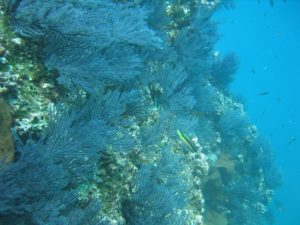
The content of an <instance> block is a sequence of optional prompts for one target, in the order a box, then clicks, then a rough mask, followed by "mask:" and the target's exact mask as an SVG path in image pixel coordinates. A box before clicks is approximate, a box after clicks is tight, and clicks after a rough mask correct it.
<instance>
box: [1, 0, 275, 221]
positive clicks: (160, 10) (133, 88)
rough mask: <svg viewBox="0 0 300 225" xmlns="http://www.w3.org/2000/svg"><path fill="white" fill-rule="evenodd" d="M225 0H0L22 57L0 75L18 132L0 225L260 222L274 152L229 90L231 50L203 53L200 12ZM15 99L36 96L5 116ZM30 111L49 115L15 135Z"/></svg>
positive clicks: (209, 42) (208, 26)
mask: <svg viewBox="0 0 300 225" xmlns="http://www.w3.org/2000/svg"><path fill="white" fill-rule="evenodd" d="M231 5H232V2H231V1H223V2H222V1H219V0H215V1H203V0H192V1H186V0H180V1H155V0H137V1H133V0H132V1H131V0H116V1H113V0H104V1H97V0H76V1H75V0H62V1H58V0H49V1H46V2H45V1H42V0H35V1H33V0H18V1H15V0H5V1H3V2H2V7H3V10H4V11H5V14H6V15H5V18H7V20H9V24H10V25H11V27H12V29H13V30H14V32H15V34H13V33H11V35H19V37H18V38H19V39H15V41H14V45H18V43H19V42H21V44H22V42H24V43H26V44H24V45H22V46H23V47H24V48H22V49H23V51H25V52H29V53H30V54H29V56H28V57H23V56H22V57H23V58H22V60H20V62H19V64H18V63H16V64H15V65H23V66H24V67H21V69H20V70H19V71H16V70H15V68H17V67H16V66H11V68H4V67H3V68H2V69H3V71H2V72H1V73H2V74H3V75H2V74H1V79H2V83H1V84H2V87H3V89H2V90H4V92H3V93H4V94H3V96H4V98H6V99H8V100H9V101H8V102H9V103H10V104H11V105H12V106H13V109H14V108H15V111H14V110H13V115H14V117H15V121H16V123H15V124H14V126H15V128H16V130H17V131H18V130H19V135H21V137H22V138H21V140H18V139H17V136H16V137H15V139H16V140H15V146H16V151H17V154H16V155H17V157H16V159H15V160H14V161H13V162H12V163H10V164H4V163H3V162H2V163H1V164H0V166H1V170H0V192H1V196H0V215H1V217H0V224H10V223H12V222H11V221H18V223H20V224H24V225H27V224H28V225H29V224H30V225H31V224H53V225H60V224H75V225H76V224H78V225H79V224H80V225H83V224H86V225H89V224H91V225H92V224H99V225H100V224H101V225H102V224H103V225H104V224H107V225H108V224H111V225H126V224H127V225H144V224H145V225H151V224H153V225H154V224H155V225H157V224H162V225H167V224H169V225H174V224H177V225H192V224H193V225H213V224H218V225H227V224H231V225H241V224H243V225H246V224H247V225H248V224H249V225H251V224H253V225H254V224H255V225H257V224H263V223H264V218H265V217H266V216H269V212H268V211H267V206H268V204H269V203H270V202H271V200H272V197H273V195H274V189H275V188H276V187H277V186H278V185H279V182H278V180H279V179H278V176H277V170H276V167H275V166H274V164H273V158H272V154H271V152H272V150H271V148H270V146H269V145H268V143H266V142H264V141H263V139H262V138H261V137H260V135H259V134H258V132H257V129H256V127H255V126H254V125H252V124H251V123H250V122H249V120H248V119H247V114H246V112H245V110H244V107H243V105H242V104H241V103H239V102H237V101H235V100H234V99H233V98H232V97H231V96H230V92H229V91H228V87H229V85H230V82H231V81H232V79H233V74H234V72H235V71H236V69H237V64H238V61H237V60H236V57H235V55H233V54H228V55H225V56H224V57H220V56H218V55H216V54H215V52H214V44H215V43H216V41H217V40H218V34H217V26H216V24H215V23H214V22H213V21H212V18H211V17H212V15H213V13H214V12H215V11H216V10H217V9H219V8H220V7H222V6H225V7H231ZM4 39H5V40H12V39H11V37H5V38H4ZM25 46H35V47H34V48H33V49H34V50H33V51H30V50H29V49H27V47H25ZM8 49H9V47H8V45H3V48H2V49H1V48H0V54H2V55H3V56H5V57H6V55H7V54H6V51H8ZM9 51H11V50H9ZM11 52H12V51H11ZM18 55H19V56H20V51H19V50H18V51H15V52H13V55H11V59H10V58H9V57H7V61H8V62H11V63H8V65H13V63H12V62H13V60H12V59H14V58H15V57H17V58H18ZM21 55H22V54H21ZM4 62H5V61H4ZM4 64H5V63H4ZM42 64H43V65H42ZM28 65H34V66H33V67H34V68H35V69H34V73H29V72H28V70H27V68H28ZM37 65H39V66H41V68H43V69H42V71H43V72H42V75H41V76H38V78H37V80H35V79H29V78H28V77H30V76H31V75H29V74H36V72H37V71H38V69H37V67H36V66H37ZM31 67H32V66H31ZM22 73H23V74H24V75H22V76H20V74H22ZM6 77H7V79H5V78H6ZM20 77H21V78H20ZM25 77H27V79H25ZM42 80H46V81H47V85H46V89H45V90H44V91H43V89H42V88H41V87H43V85H41V82H42ZM10 81H14V82H15V85H13V90H14V91H12V90H11V89H10V91H7V90H5V87H6V86H7V85H8V84H9V82H10ZM22 84H24V85H22ZM48 84H49V85H48ZM26 87H32V88H31V89H30V91H28V90H26ZM11 93H17V94H15V96H12V94H11ZM22 93H23V94H22ZM25 93H26V94H25ZM50 93H53V95H50ZM24 96H30V98H25V97H24ZM51 96H52V97H51ZM12 99H14V101H13V100H12ZM20 101H22V102H24V104H25V105H26V104H27V105H30V104H32V102H38V105H39V106H40V107H35V106H36V105H33V107H31V109H30V110H29V108H28V110H29V111H28V110H27V108H26V107H25V111H23V113H22V115H17V113H16V108H17V107H16V105H21V103H20ZM35 104H37V103H35ZM49 106H51V107H50V108H52V110H50V111H48V110H46V109H47V108H48V107H49ZM34 112H35V113H44V114H43V115H45V114H47V116H46V115H45V117H43V119H41V120H39V121H38V124H39V125H38V126H37V127H35V125H34V121H30V122H29V126H28V129H27V130H26V129H25V130H24V132H25V133H27V135H23V132H20V129H19V128H20V123H18V121H20V120H21V118H23V119H24V118H28V117H30V116H29V115H33V113H34ZM41 121H43V122H44V123H42V122H41ZM22 124H24V123H22ZM34 128H36V129H35V130H34V131H35V133H37V134H38V135H36V136H32V135H29V134H30V132H29V131H30V130H31V129H34ZM37 130H38V131H37ZM41 130H42V132H40V131H41ZM22 141H23V142H22Z"/></svg>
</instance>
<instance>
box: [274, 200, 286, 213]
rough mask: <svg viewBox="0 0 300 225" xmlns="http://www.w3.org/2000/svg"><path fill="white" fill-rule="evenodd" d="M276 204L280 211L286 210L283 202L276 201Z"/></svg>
mask: <svg viewBox="0 0 300 225" xmlns="http://www.w3.org/2000/svg"><path fill="white" fill-rule="evenodd" d="M274 205H275V208H276V209H277V210H278V212H280V213H282V212H284V206H283V204H282V203H281V202H279V201H275V202H274Z"/></svg>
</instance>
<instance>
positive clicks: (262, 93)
mask: <svg viewBox="0 0 300 225" xmlns="http://www.w3.org/2000/svg"><path fill="white" fill-rule="evenodd" d="M268 94H269V92H268V91H263V92H260V93H259V94H258V95H268Z"/></svg>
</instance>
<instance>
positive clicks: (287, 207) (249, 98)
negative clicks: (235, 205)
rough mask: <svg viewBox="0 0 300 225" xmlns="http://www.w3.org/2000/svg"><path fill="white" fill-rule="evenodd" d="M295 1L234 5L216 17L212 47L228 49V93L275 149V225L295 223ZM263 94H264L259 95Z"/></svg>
mask: <svg viewBox="0 0 300 225" xmlns="http://www.w3.org/2000/svg"><path fill="white" fill-rule="evenodd" d="M299 12H300V1H296V0H294V1H287V2H284V1H279V0H278V1H274V6H273V7H271V6H270V2H269V1H267V0H265V1H260V4H258V1H250V0H249V1H246V0H245V1H237V3H236V8H235V9H234V10H225V11H221V12H219V13H218V14H217V16H216V18H217V20H218V21H219V22H220V27H219V32H220V33H221V34H222V38H221V40H220V41H219V43H218V46H217V49H218V50H220V52H228V51H234V52H236V53H237V55H238V56H239V58H240V61H241V63H240V68H239V70H238V72H237V74H236V79H235V81H234V83H233V84H232V87H231V88H232V92H233V93H235V94H236V95H237V96H239V97H242V98H243V99H244V101H245V102H246V106H247V111H248V114H249V117H250V119H251V120H252V121H253V123H254V124H256V125H257V127H258V129H259V131H260V133H261V134H262V135H263V136H265V137H267V138H268V139H269V140H270V141H271V143H272V145H273V147H274V150H275V155H276V160H277V164H278V166H279V167H280V169H281V172H282V177H283V184H282V187H281V188H280V190H278V193H277V196H276V201H279V202H280V203H281V204H282V207H280V208H278V207H277V209H276V207H274V208H275V211H274V212H275V216H276V224H277V225H287V224H289V225H299V224H300V214H299V212H300V204H299V203H300V179H299V175H300V164H299V160H300V135H299V133H300V128H299V127H300V117H299V111H300V106H299V105H300V104H299V103H300V90H299V86H300V60H299V59H300V57H299V54H300V18H299ZM262 93H264V95H262Z"/></svg>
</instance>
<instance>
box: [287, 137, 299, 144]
mask: <svg viewBox="0 0 300 225" xmlns="http://www.w3.org/2000/svg"><path fill="white" fill-rule="evenodd" d="M295 141H297V138H296V137H294V136H292V137H291V138H290V140H289V145H291V144H293V143H294V142H295Z"/></svg>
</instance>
